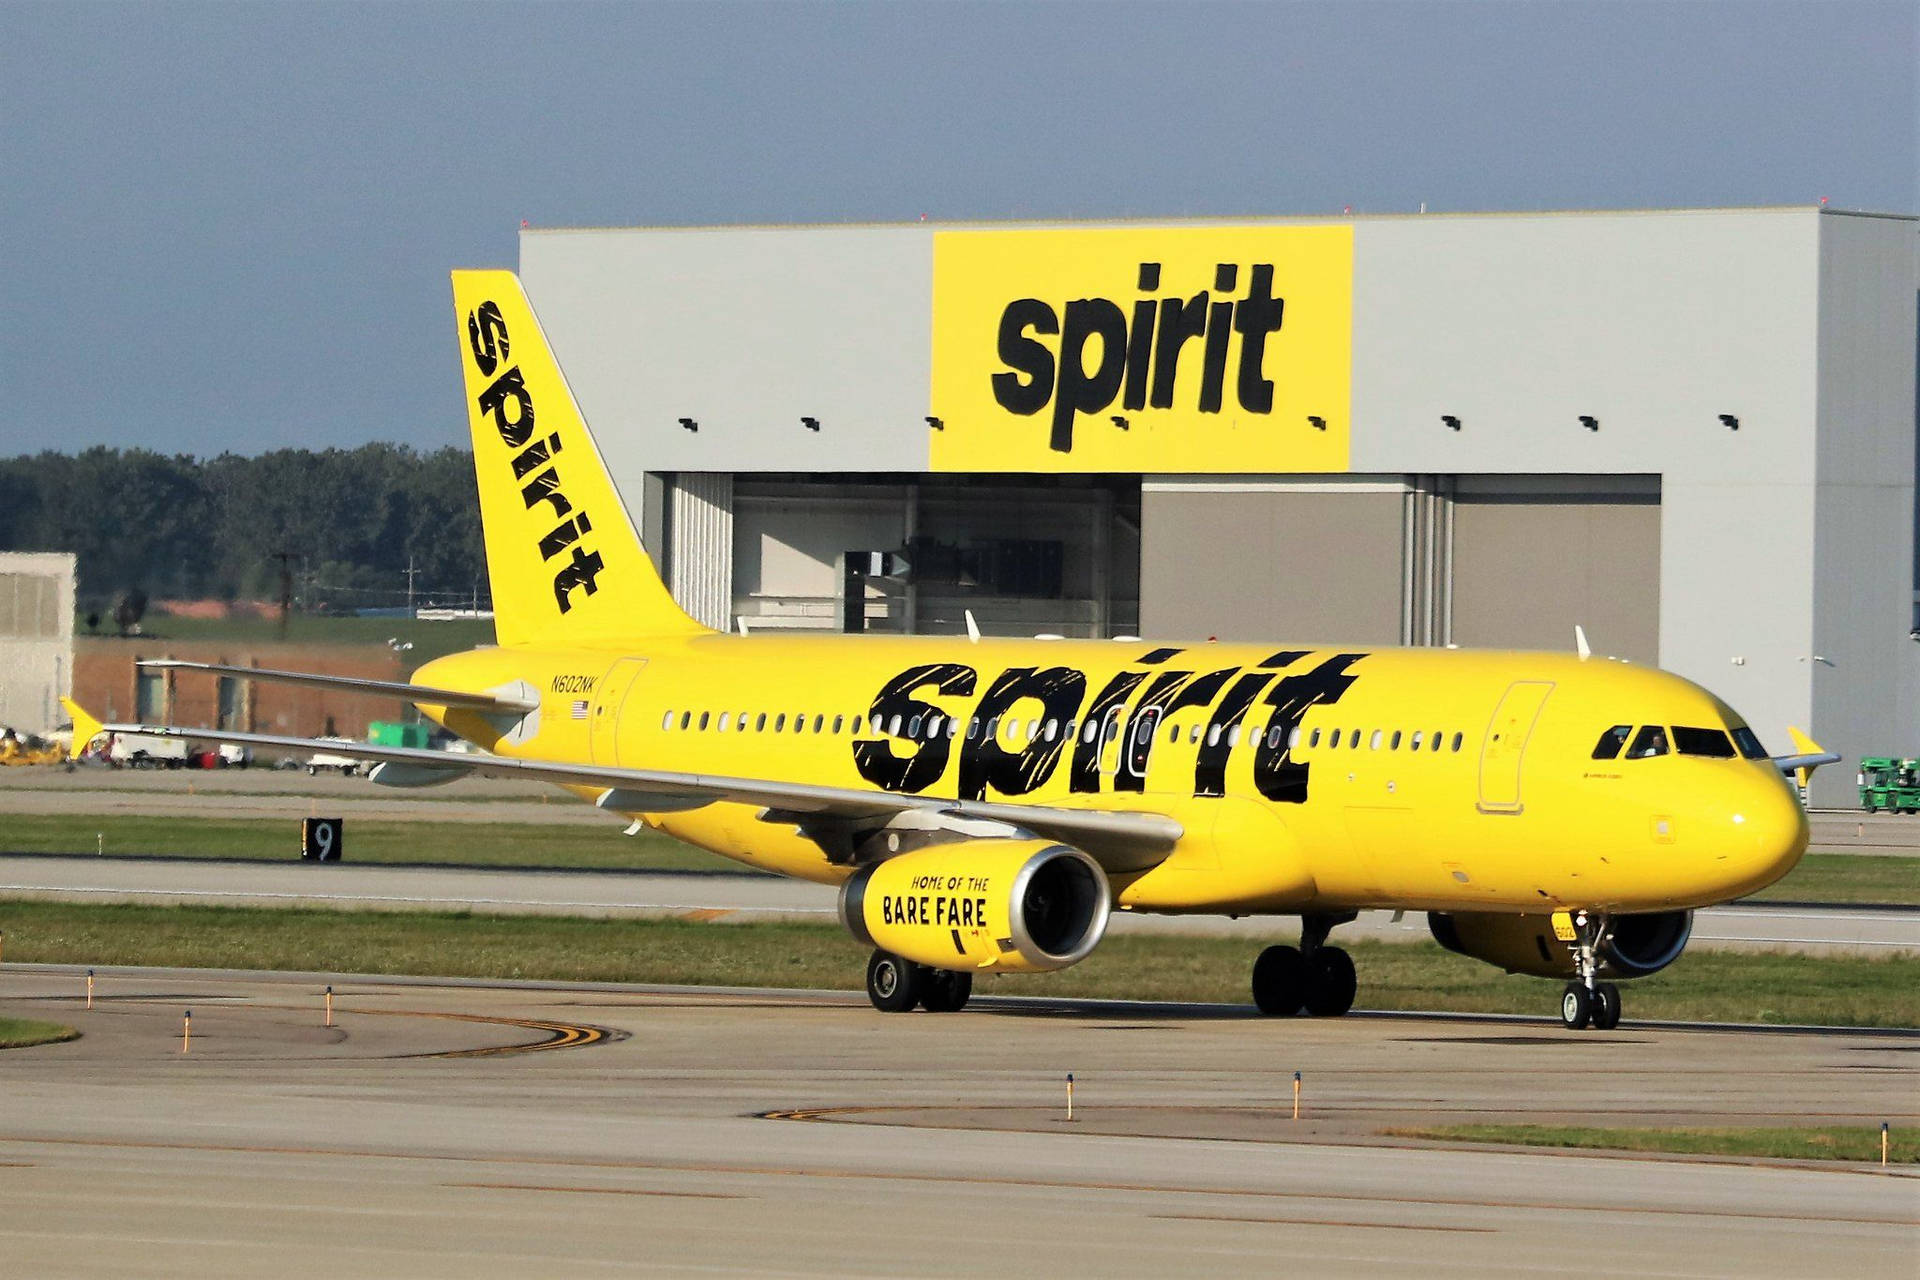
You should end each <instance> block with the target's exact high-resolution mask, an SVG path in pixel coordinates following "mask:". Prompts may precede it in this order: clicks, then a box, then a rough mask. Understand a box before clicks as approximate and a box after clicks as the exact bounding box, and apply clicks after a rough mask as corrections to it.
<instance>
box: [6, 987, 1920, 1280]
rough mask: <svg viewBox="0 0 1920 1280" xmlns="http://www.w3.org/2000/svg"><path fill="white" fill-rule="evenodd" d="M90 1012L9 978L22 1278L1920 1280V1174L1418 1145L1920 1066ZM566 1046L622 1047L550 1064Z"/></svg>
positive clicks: (1667, 1120) (470, 1014) (119, 1002)
mask: <svg viewBox="0 0 1920 1280" xmlns="http://www.w3.org/2000/svg"><path fill="white" fill-rule="evenodd" d="M78 979H79V973H78V971H77V970H72V969H54V968H31V969H22V968H21V967H18V966H7V967H6V968H5V969H0V1011H4V1012H5V1013H7V1014H11V1015H20V1016H33V1017H43V1018H55V1019H59V1020H63V1021H67V1022H70V1023H72V1024H74V1025H76V1026H78V1027H80V1028H81V1029H82V1030H83V1031H84V1032H85V1035H84V1037H83V1038H82V1039H80V1040H79V1041H76V1042H73V1043H70V1044H65V1045H52V1046H45V1047H42V1048H38V1049H31V1050H16V1051H9V1052H7V1053H6V1054H4V1055H3V1056H0V1070H4V1072H5V1075H6V1081H7V1087H6V1090H5V1092H4V1094H0V1205H4V1206H5V1208H4V1210H0V1256H5V1257H6V1258H7V1259H8V1264H9V1270H10V1271H13V1272H15V1273H17V1274H28V1275H42V1274H55V1273H57V1274H63V1275H97V1276H167V1275H195V1276H198V1275H204V1274H209V1273H211V1274H243V1273H267V1274H286V1273H288V1272H290V1271H298V1272H301V1273H306V1274H326V1275H330V1276H335V1275H345V1276H359V1275H368V1276H371V1275H381V1276H388V1275H407V1276H423V1277H431V1276H468V1275H471V1274H473V1273H474V1272H475V1271H482V1270H483V1271H485V1272H487V1273H489V1274H499V1273H505V1272H511V1271H514V1270H520V1271H524V1272H528V1273H531V1274H539V1275H589V1274H603V1273H606V1272H609V1271H615V1270H619V1271H624V1272H640V1273H647V1274H676V1275H682V1274H721V1275H803V1276H805V1275H855V1276H901V1275H908V1276H918V1275H925V1276H969V1277H971V1276H977V1275H980V1274H982V1273H983V1272H1001V1273H1004V1272H1013V1273H1035V1272H1038V1273H1045V1274H1050V1275H1063V1276H1077V1275H1102V1276H1108V1275H1129V1276H1132V1275H1138V1276H1163V1275H1168V1274H1194V1273H1207V1272H1213V1273H1237V1274H1245V1273H1270V1272H1272V1271H1274V1270H1275V1269H1277V1268H1278V1269H1284V1270H1286V1271H1288V1272H1294V1271H1309V1272H1311V1273H1313V1274H1321V1275H1360V1274H1367V1275H1378V1274H1379V1273H1380V1272H1381V1271H1382V1270H1383V1269H1393V1268H1410V1269H1417V1272H1418V1274H1421V1275H1469V1274H1471V1275H1475V1276H1481V1275H1489V1274H1493V1275H1503V1274H1504V1275H1518V1274H1526V1275H1540V1274H1568V1275H1588V1274H1591V1273H1592V1272H1593V1271H1594V1270H1595V1269H1596V1268H1602V1269H1604V1270H1606V1271H1608V1272H1609V1273H1613V1274H1633V1275H1647V1276H1668V1275H1690V1276H1728V1277H1736V1276H1737V1277H1742V1278H1743V1280H1745V1278H1748V1277H1764V1276H1806V1275H1849V1276H1864V1277H1877V1276H1890V1277H1893V1276H1897V1277H1910V1276H1911V1275H1912V1274H1913V1272H1914V1268H1915V1266H1916V1264H1917V1263H1920V1178H1917V1177H1916V1176H1915V1170H1914V1169H1913V1167H1912V1166H1907V1167H1905V1168H1896V1169H1895V1170H1893V1171H1892V1172H1882V1171H1881V1170H1879V1169H1878V1168H1877V1167H1868V1166H1852V1165H1845V1166H1818V1165H1793V1164H1779V1163H1765V1162H1762V1163H1751V1162H1747V1163H1742V1162H1733V1161H1716V1160H1697V1159H1682V1158H1627V1157H1619V1156H1595V1155H1572V1154H1537V1153H1521V1152H1516V1151H1509V1150H1504V1149H1491V1150H1489V1149H1472V1148H1460V1149H1451V1148H1444V1147H1436V1146H1431V1145H1423V1144H1408V1143H1406V1142H1403V1141H1398V1140H1395V1139H1393V1138H1390V1137H1387V1136H1384V1135H1383V1134H1382V1132H1381V1131H1382V1130H1383V1129H1386V1128H1390V1127H1393V1126H1395V1125H1400V1124H1406V1123H1433V1122H1436V1121H1438V1122H1445V1121H1454V1120H1466V1119H1471V1118H1474V1117H1482V1116H1492V1117H1499V1118H1502V1119H1508V1120H1539V1121H1546V1120H1553V1119H1558V1118H1574V1119H1579V1120H1584V1121H1589V1122H1595V1123H1608V1124H1646V1123H1657V1124H1677V1123H1706V1124H1716V1123H1743V1124H1797V1123H1805V1122H1811V1121H1815V1120H1824V1121H1827V1122H1833V1123H1838V1122H1850V1123H1862V1124H1877V1123H1878V1120H1879V1119H1882V1118H1885V1119H1889V1120H1891V1121H1892V1122H1893V1124H1894V1127H1895V1130H1896V1132H1899V1133H1902V1134H1906V1133H1909V1132H1910V1131H1911V1128H1912V1126H1913V1125H1915V1123H1916V1122H1920V1115H1916V1114H1915V1107H1916V1098H1917V1097H1920V1091H1917V1090H1916V1084H1920V1075H1917V1073H1920V1035H1915V1034H1912V1033H1879V1034H1874V1033H1827V1034H1795V1033H1783V1032H1740V1031H1696V1030H1676V1029H1666V1028H1658V1027H1633V1028H1631V1029H1623V1030H1621V1031H1618V1032H1613V1033H1606V1034H1597V1033H1590V1034H1587V1035H1584V1036H1570V1035H1567V1034H1565V1033H1563V1032H1561V1031H1559V1030H1558V1028H1557V1027H1555V1026H1552V1025H1550V1024H1548V1023H1545V1022H1542V1021H1535V1020H1521V1019H1460V1018H1418V1017H1417V1018H1407V1017H1384V1016H1373V1017H1368V1016H1364V1015H1355V1016H1352V1017H1349V1018H1346V1019H1341V1020H1338V1021H1319V1020H1314V1021H1298V1022H1293V1021H1289V1022H1285V1023H1279V1022H1273V1021H1268V1020H1262V1019H1257V1018H1252V1017H1249V1016H1245V1014H1244V1013H1243V1012H1242V1011H1240V1010H1237V1009H1228V1008H1225V1007H1219V1006H1166V1005H1162V1006H1155V1005H1140V1004H1121V1003H1114V1004H1104V1003H1099V1002H1066V1001H1008V1000H985V1001H982V1002H980V1006H981V1007H979V1008H978V1009H970V1010H969V1011H968V1012H967V1013H963V1014H957V1015H925V1014H921V1015H908V1016H898V1017H889V1016H886V1015H880V1014H876V1013H874V1012H873V1011H872V1010H871V1009H869V1008H867V1007H866V1005H865V1001H864V1000H863V999H862V998H860V997H858V996H845V995H838V994H828V993H806V992H774V991H715V990H709V991H692V990H687V989H668V988H637V987H613V986H604V985H602V986H535V985H531V984H528V985H520V986H502V985H489V984H482V983H471V982H445V981H431V980H419V981H394V980H383V979H348V978H343V977H341V976H339V975H331V976H330V975H304V976H301V975H249V974H231V973H210V972H205V971H159V970H129V971H118V970H116V971H108V972H107V973H105V974H103V975H102V977H101V979H100V983H99V989H98V999H97V1002H96V1005H95V1007H94V1009H93V1010H92V1011H87V1010H84V1009H82V1008H81V1007H80V1003H81V1002H80V1000H79V998H78V996H79V991H80V987H79V983H78ZM323 981H330V982H332V983H334V984H335V986H336V990H337V992H338V998H337V1001H336V1007H335V1017H336V1022H337V1025H336V1026H335V1027H332V1028H327V1027H324V1026H322V1025H321V1024H322V1021H323V1013H322V1005H321V985H322V983H323ZM189 1007H190V1008H191V1009H192V1012H193V1031H194V1035H193V1040H192V1044H191V1048H190V1051H189V1052H187V1053H184V1054H183V1053H182V1052H181V1051H180V1022H181V1014H182V1012H183V1011H184V1010H185V1009H186V1008H189ZM555 1028H561V1029H567V1028H571V1029H575V1030H589V1029H590V1030H593V1031H595V1032H596V1033H597V1038H596V1039H595V1040H594V1041H593V1042H591V1043H587V1044H585V1046H584V1047H575V1048H537V1047H536V1046H539V1045H541V1044H543V1043H551V1042H553V1041H554V1040H555V1038H556V1035H557V1034H558V1033H557V1032H556V1030H555ZM576 1043H578V1042H576ZM529 1050H531V1051H529ZM476 1051H479V1053H478V1056H475V1052H476ZM422 1055H441V1056H422ZM446 1055H456V1056H446ZM1295 1070H1298V1071H1300V1072H1301V1073H1302V1075H1303V1080H1304V1088H1303V1098H1304V1101H1305V1114H1304V1116H1303V1118H1302V1119H1301V1120H1300V1121H1298V1122H1295V1121H1293V1120H1291V1119H1290V1118H1289V1115H1290V1089H1291V1079H1292V1072H1293V1071H1295ZM1069 1071H1072V1072H1074V1073H1075V1078H1076V1097H1077V1107H1076V1117H1075V1120H1074V1122H1073V1123H1072V1124H1071V1125H1069V1124H1068V1123H1067V1122H1066V1120H1065V1115H1064V1107H1063V1101H1064V1095H1063V1089H1064V1080H1065V1075H1066V1073H1067V1072H1069ZM849 1109H851V1110H849ZM775 1113H778V1114H780V1115H782V1116H784V1117H787V1118H764V1117H767V1116H769V1115H770V1114H775Z"/></svg>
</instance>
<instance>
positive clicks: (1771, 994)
mask: <svg viewBox="0 0 1920 1280" xmlns="http://www.w3.org/2000/svg"><path fill="white" fill-rule="evenodd" d="M0 931H4V932H5V935H6V958H7V960H8V961H10V962H12V961H22V962H35V963H59V964H84V965H91V966H94V967H101V966H107V965H170V966H183V967H190V968H191V967H205V968H239V969H256V968H257V969H299V970H313V971H320V972H326V973H396V974H433V975H442V976H460V977H481V978H551V979H560V980H576V981H608V982H655V983H687V984H694V985H723V986H773V987H823V988H838V989H841V990H857V989H859V987H860V985H861V981H862V975H863V972H864V967H865V963H866V956H867V952H866V949H865V948H863V947H861V946H860V945H859V944H858V943H856V942H854V941H853V939H852V938H850V937H848V936H847V935H846V934H845V933H844V932H842V931H841V930H840V929H838V928H836V927H833V926H830V925H809V924H762V923H755V924H696V923H692V922H688V921H680V920H604V919H587V918H580V917H552V916H549V917H531V916H502V915H479V914H470V913H400V912H336V911H325V910H279V909H255V908H235V907H200V906H180V907H154V906H105V905H92V904H74V903H62V902H0ZM1257 949H1258V948H1257V945H1256V944H1254V943H1250V942H1246V941H1241V940H1236V939H1227V938H1187V937H1168V936H1140V935H1129V936H1124V937H1115V938H1109V939H1108V940H1107V941H1106V942H1105V943H1104V944H1103V945H1102V946H1101V947H1100V949H1099V950H1098V951H1096V952H1095V953H1094V955H1093V956H1092V958H1090V959H1089V960H1087V961H1086V962H1085V963H1083V964H1080V965H1076V966H1075V967H1073V968H1071V969H1068V970H1066V971H1065V972H1062V973H1056V974H1027V975H1013V976H1009V977H1006V978H1001V979H995V980H984V981H982V982H981V983H980V985H979V986H978V988H977V990H979V991H981V992H983V993H988V994H1011V995H1054V996H1088V997H1123V998H1132V999H1142V1000H1162V1001H1189V1000H1198V1001H1225V1002H1232V1003H1239V1004H1244V1003H1247V1001H1248V995H1247V975H1248V972H1249V969H1250V967H1251V965H1252V962H1253V957H1254V954H1255V952H1256V951H1257ZM1350 950H1351V952H1352V954H1353V958H1354V961H1355V963H1356V965H1357V966H1358V968H1359V971H1360V996H1359V1000H1358V1004H1359V1007H1361V1008H1363V1009H1425V1010H1441V1011H1453V1012H1472V1013H1523V1014H1535V1015H1541V1016H1547V1015H1550V1014H1552V1012H1553V1011H1554V1009H1555V1008H1556V1005H1557V999H1558V993H1559V986H1558V984H1556V983H1553V982H1548V981H1545V980H1541V979H1534V978H1520V977H1512V976H1509V975H1505V974H1502V973H1500V972H1498V971H1497V970H1495V969H1493V968H1491V967H1489V966H1487V965H1483V964H1480V963H1478V962H1476V961H1472V960H1469V959H1467V958H1465V957H1463V956H1456V955H1452V954H1450V953H1448V952H1444V951H1442V950H1440V949H1439V948H1438V947H1436V946H1434V945H1432V944H1430V943H1381V942H1361V943H1356V944H1355V945H1353V946H1352V947H1351V948H1350ZM1626 1009H1627V1018H1628V1020H1629V1021H1630V1022H1631V1021H1632V1020H1634V1019H1638V1018H1649V1019H1684V1020H1701V1021H1730V1022H1767V1023H1821V1024H1831V1025H1843V1026H1883V1027H1914V1026H1920V958H1916V957H1908V956H1895V957H1871V958H1866V957H1860V958H1856V957H1835V958H1830V959H1828V958H1822V959H1809V958H1807V957H1804V956H1794V955H1778V954H1771V953H1757V954H1742V953H1738V952H1705V953H1702V954H1699V955H1689V956H1686V957H1684V958H1683V959H1682V960H1681V961H1680V962H1679V963H1678V964H1676V965H1675V966H1673V967H1672V968H1671V969H1668V970H1667V971H1666V972H1664V973H1661V974H1658V975H1656V976H1654V977H1652V978H1648V979H1644V980H1642V981H1639V982H1635V983H1631V984H1628V986H1627V988H1626Z"/></svg>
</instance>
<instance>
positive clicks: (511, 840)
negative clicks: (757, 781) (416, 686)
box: [0, 796, 744, 871]
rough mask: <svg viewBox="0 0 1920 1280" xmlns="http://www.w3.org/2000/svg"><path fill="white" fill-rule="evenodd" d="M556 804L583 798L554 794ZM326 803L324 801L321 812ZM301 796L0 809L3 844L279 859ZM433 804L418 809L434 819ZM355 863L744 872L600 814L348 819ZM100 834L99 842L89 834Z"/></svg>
mask: <svg viewBox="0 0 1920 1280" xmlns="http://www.w3.org/2000/svg"><path fill="white" fill-rule="evenodd" d="M554 802H555V804H556V805H558V804H562V803H564V804H568V805H572V806H575V807H578V805H579V802H578V801H575V800H573V799H571V798H570V797H565V796H556V797H555V801H554ZM325 807H326V805H325V802H324V801H323V802H321V809H322V810H323V811H324V809H325ZM305 816H306V806H305V804H304V803H301V804H298V805H295V804H289V807H288V816H287V817H285V818H175V817H168V818H148V817H121V816H113V817H87V816H84V815H81V816H74V815H71V814H0V852H4V853H79V854H92V853H96V852H105V853H107V854H117V855H121V856H160V857H169V858H246V859H260V860H264V861H273V862H285V861H287V860H289V859H294V858H298V857H299V854H300V819H301V818H303V817H305ZM431 816H432V815H431V812H428V813H427V814H424V815H423V817H426V818H431ZM345 821H346V855H347V858H348V860H349V861H351V862H361V863H397V862H425V863H438V864H445V865H458V866H474V867H566V868H573V869H588V870H600V871H635V870H647V871H728V870H731V871H741V870H744V868H743V867H741V865H740V864H739V863H737V862H731V861H728V860H727V859H725V858H722V857H718V856H716V855H714V854H711V853H706V852H703V851H702V850H699V849H695V848H692V847H690V846H688V845H684V844H681V843H680V842H679V841H677V840H673V839H670V838H669V837H667V836H663V835H661V834H659V833H658V832H655V831H647V830H642V831H641V832H640V833H639V834H638V835H633V836H626V835H622V834H621V831H622V830H623V828H622V827H621V826H620V824H619V823H618V822H617V821H616V820H615V819H613V818H607V819H606V821H605V822H604V823H596V824H593V825H581V824H578V823H565V824H562V823H541V822H432V821H418V820H410V819H409V820H396V821H385V820H381V819H374V818H367V819H361V818H347V819H346V820H345ZM96 836H98V837H99V839H98V841H97V844H96V840H95V837H96Z"/></svg>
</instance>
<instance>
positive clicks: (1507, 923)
mask: <svg viewBox="0 0 1920 1280" xmlns="http://www.w3.org/2000/svg"><path fill="white" fill-rule="evenodd" d="M1427 928H1428V929H1430V930H1432V931H1433V938H1434V941H1436V942H1438V943H1439V944H1440V945H1441V946H1443V947H1445V948H1446V949H1447V950H1449V951H1456V952H1458V953H1459V954H1461V955H1463V956H1472V957H1473V958H1474V959H1475V960H1484V961H1486V962H1487V963H1488V964H1494V965H1499V966H1500V967H1501V968H1502V969H1505V970H1506V971H1507V972H1508V973H1530V974H1533V975H1535V976H1537V977H1541V978H1572V977H1575V976H1576V975H1577V974H1578V973H1579V968H1578V966H1577V965H1575V963H1574V959H1573V946H1572V944H1571V943H1567V942H1562V941H1561V940H1560V939H1559V938H1558V937H1556V936H1555V935H1554V932H1553V918H1552V917H1551V916H1544V915H1500V914H1495V913H1493V912H1483V911H1453V912H1443V911H1430V912H1428V913H1427ZM1692 933H1693V912H1691V911H1659V912H1653V913H1650V914H1647V915H1630V916H1613V917H1611V918H1609V919H1608V921H1607V926H1606V929H1605V930H1604V931H1603V932H1602V933H1601V935H1600V945H1599V946H1598V948H1596V952H1597V955H1598V958H1599V961H1600V972H1601V973H1602V974H1608V975H1611V976H1613V977H1616V978H1644V977H1646V976H1647V975H1648V974H1650V973H1658V972H1660V970H1662V969H1664V968H1666V967H1667V966H1668V965H1670V964H1672V963H1673V962H1674V961H1675V960H1677V959H1679V958H1680V952H1681V951H1682V950H1683V949H1684V948H1685V947H1686V945H1687V939H1688V938H1689V937H1690V936H1692Z"/></svg>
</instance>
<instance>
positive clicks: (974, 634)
mask: <svg viewBox="0 0 1920 1280" xmlns="http://www.w3.org/2000/svg"><path fill="white" fill-rule="evenodd" d="M965 612H966V615H967V643H968V644H979V643H980V624H979V623H977V622H975V621H974V620H973V610H971V609H968V610H966V611H965Z"/></svg>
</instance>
